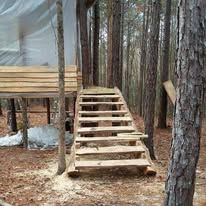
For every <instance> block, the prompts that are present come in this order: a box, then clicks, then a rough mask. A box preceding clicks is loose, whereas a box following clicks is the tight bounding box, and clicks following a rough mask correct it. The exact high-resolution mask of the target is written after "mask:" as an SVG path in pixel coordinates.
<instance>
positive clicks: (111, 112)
mask: <svg viewBox="0 0 206 206" xmlns="http://www.w3.org/2000/svg"><path fill="white" fill-rule="evenodd" d="M79 114H83V115H91V116H92V115H109V114H111V115H113V114H114V115H123V114H127V111H126V110H115V111H79Z"/></svg>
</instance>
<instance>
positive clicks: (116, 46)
mask: <svg viewBox="0 0 206 206" xmlns="http://www.w3.org/2000/svg"><path fill="white" fill-rule="evenodd" d="M120 20H121V1H119V0H113V1H110V0H109V1H108V22H109V26H108V27H109V29H108V53H107V54H108V61H107V75H108V78H107V79H108V86H109V87H114V86H118V87H121V84H122V83H121V77H120V74H121V72H120V70H119V69H120V68H119V66H120Z"/></svg>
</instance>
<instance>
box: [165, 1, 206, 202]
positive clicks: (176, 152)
mask: <svg viewBox="0 0 206 206" xmlns="http://www.w3.org/2000/svg"><path fill="white" fill-rule="evenodd" d="M205 11H206V1H205V0H197V1H194V0H188V1H185V0H183V1H182V0H180V1H179V4H178V12H177V14H178V15H177V66H176V73H177V99H176V105H175V112H174V125H173V141H172V149H171V157H170V164H169V170H168V178H167V182H166V197H165V205H166V206H174V205H181V206H192V205H193V195H194V189H195V172H196V166H197V162H198V158H199V150H200V136H201V123H202V106H203V99H204V98H203V97H204V88H205V79H206V78H205V77H206V75H205V74H206V71H205V65H204V58H205V44H204V42H205V37H206V36H205V30H206V26H205V25H206V24H205V23H206V12H205Z"/></svg>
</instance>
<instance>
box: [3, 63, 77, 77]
mask: <svg viewBox="0 0 206 206" xmlns="http://www.w3.org/2000/svg"><path fill="white" fill-rule="evenodd" d="M16 72H17V73H47V72H49V73H50V72H51V73H58V68H57V67H49V66H0V73H16ZM65 72H76V73H77V67H76V66H75V65H69V66H66V67H65ZM0 75H1V74H0Z"/></svg>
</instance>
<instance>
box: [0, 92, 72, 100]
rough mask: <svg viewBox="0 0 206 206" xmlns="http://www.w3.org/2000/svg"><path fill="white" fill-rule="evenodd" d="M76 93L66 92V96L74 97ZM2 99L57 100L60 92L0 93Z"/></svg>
mask: <svg viewBox="0 0 206 206" xmlns="http://www.w3.org/2000/svg"><path fill="white" fill-rule="evenodd" d="M75 93H76V90H75V91H68V92H65V96H66V97H69V96H74V95H75ZM0 97H1V98H3V99H4V98H5V99H9V98H29V99H33V98H55V97H59V94H58V92H55V93H54V92H42V93H34V92H25V93H15V92H13V93H1V92H0Z"/></svg>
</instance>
